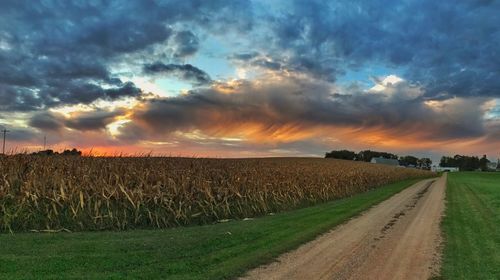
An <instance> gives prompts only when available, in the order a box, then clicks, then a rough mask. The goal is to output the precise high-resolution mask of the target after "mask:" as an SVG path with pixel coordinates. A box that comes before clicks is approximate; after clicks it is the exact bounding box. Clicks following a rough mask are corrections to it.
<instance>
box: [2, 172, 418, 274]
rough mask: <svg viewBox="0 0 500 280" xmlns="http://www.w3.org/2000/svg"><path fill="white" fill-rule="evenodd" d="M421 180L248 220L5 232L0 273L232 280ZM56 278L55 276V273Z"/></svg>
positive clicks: (408, 181) (407, 181)
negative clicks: (111, 229) (102, 229)
mask: <svg viewBox="0 0 500 280" xmlns="http://www.w3.org/2000/svg"><path fill="white" fill-rule="evenodd" d="M416 181H418V180H406V181H401V182H398V183H394V184H390V185H387V186H385V187H381V188H378V189H375V190H372V191H368V192H366V193H362V194H359V195H355V196H352V197H349V198H346V199H342V200H338V201H334V202H330V203H325V204H321V205H317V206H314V207H308V208H303V209H299V210H294V211H290V212H285V213H280V214H277V215H274V216H267V217H263V218H258V219H255V220H248V221H234V222H228V223H223V224H217V225H207V226H193V227H184V228H175V229H168V230H134V231H126V232H87V233H59V234H29V233H24V234H15V235H9V234H3V235H0V279H28V278H33V279H34V278H36V279H43V278H51V279H53V278H55V277H56V278H73V277H74V278H91V279H95V278H101V279H102V278H106V279H123V278H142V279H156V278H163V279H225V278H231V277H234V276H237V275H241V274H242V273H244V272H245V271H246V270H247V269H249V268H251V267H255V266H257V265H259V264H263V263H266V262H269V261H270V260H272V259H273V258H274V257H276V256H278V255H279V254H281V253H283V252H285V251H287V250H290V249H293V248H295V247H297V246H298V245H300V244H301V243H304V242H306V241H309V240H312V239H313V238H314V237H316V236H317V235H318V234H321V233H323V232H325V231H327V230H329V229H331V228H332V227H334V226H336V225H338V224H340V223H342V222H344V221H345V220H347V219H348V218H350V217H352V216H354V215H356V214H359V213H360V212H361V211H363V210H366V209H368V208H369V207H371V206H373V205H375V204H377V203H379V202H381V201H383V200H385V199H387V198H389V197H390V196H392V195H394V194H395V193H397V192H399V191H401V190H403V189H404V188H406V187H408V186H410V185H412V184H413V183H415V182H416ZM54 276H55V277H54Z"/></svg>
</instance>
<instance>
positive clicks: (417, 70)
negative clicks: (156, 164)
mask: <svg viewBox="0 0 500 280" xmlns="http://www.w3.org/2000/svg"><path fill="white" fill-rule="evenodd" d="M111 2H113V1H111ZM111 2H110V3H107V2H106V3H101V4H95V3H80V4H73V3H72V2H71V1H69V2H61V3H58V4H55V3H52V2H50V1H48V2H40V3H31V2H30V3H28V2H26V3H25V4H14V3H15V2H12V3H11V4H5V5H2V6H3V7H2V9H1V10H2V11H0V15H1V18H2V20H1V21H0V26H1V29H0V62H1V64H0V129H5V128H6V129H8V130H9V131H10V132H9V134H8V138H7V139H8V141H7V147H8V149H9V150H11V151H36V150H40V149H42V148H43V139H44V137H46V139H47V146H46V148H50V149H55V150H58V149H65V148H73V147H75V148H78V149H81V150H83V151H84V152H85V153H87V154H89V153H92V154H93V155H110V154H111V155H117V154H128V155H133V154H153V155H182V156H200V157H201V156H203V157H204V156H209V157H254V156H255V157H260V156H322V155H323V154H324V152H326V151H329V150H332V149H353V150H362V149H375V150H376V149H380V150H384V151H388V152H395V153H400V154H410V153H411V154H416V155H421V156H428V157H432V158H434V159H435V158H436V157H439V156H440V155H442V154H454V153H469V154H474V155H482V154H487V155H488V156H489V157H490V158H491V159H495V158H497V157H498V156H500V83H499V80H500V79H499V77H500V68H499V64H498V61H499V60H498V50H497V48H498V45H500V41H499V38H500V37H499V36H496V35H494V34H499V32H500V24H498V16H497V15H494V14H493V11H495V9H494V7H493V6H495V7H496V8H498V3H497V2H492V3H489V2H488V3H489V4H487V3H486V2H485V3H483V4H480V3H479V2H478V3H473V2H474V1H472V2H468V1H466V2H464V3H458V4H456V5H455V6H453V7H450V6H449V5H447V4H445V3H435V2H432V3H431V2H429V1H424V2H421V1H405V2H401V3H391V5H374V4H373V3H372V2H370V1H355V2H349V1H344V2H339V3H333V2H329V1H300V0H298V1H259V0H249V1H245V0H244V1H202V2H196V1H185V2H186V4H185V5H184V4H183V5H178V4H176V3H175V1H170V2H169V1H166V2H162V1H152V2H148V3H142V2H141V1H137V2H116V3H114V2H113V3H111ZM195 2H196V3H195ZM441 12H443V13H444V12H446V14H447V15H450V17H453V18H454V17H455V16H459V17H458V18H460V20H456V21H453V23H452V22H448V21H446V20H437V18H440V16H436V15H440V13H441ZM405 13H406V14H414V13H418V14H419V15H420V16H419V17H407V16H402V15H401V14H405Z"/></svg>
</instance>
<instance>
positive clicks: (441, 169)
mask: <svg viewBox="0 0 500 280" xmlns="http://www.w3.org/2000/svg"><path fill="white" fill-rule="evenodd" d="M431 170H432V171H434V172H458V171H459V169H458V167H447V166H437V165H433V166H432V167H431Z"/></svg>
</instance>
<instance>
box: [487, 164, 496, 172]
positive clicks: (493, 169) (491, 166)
mask: <svg viewBox="0 0 500 280" xmlns="http://www.w3.org/2000/svg"><path fill="white" fill-rule="evenodd" d="M497 165H498V163H497V162H488V163H487V166H486V167H487V168H488V170H491V171H495V170H497V169H498V166H497Z"/></svg>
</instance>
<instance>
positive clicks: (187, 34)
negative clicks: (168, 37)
mask: <svg viewBox="0 0 500 280" xmlns="http://www.w3.org/2000/svg"><path fill="white" fill-rule="evenodd" d="M172 41H173V42H174V45H175V46H174V47H175V53H174V57H176V58H184V57H186V56H190V55H193V54H195V53H196V52H197V51H198V48H199V46H200V42H199V40H198V37H196V35H194V34H193V32H191V31H180V32H177V33H176V34H175V35H174V36H173V38H172Z"/></svg>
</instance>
